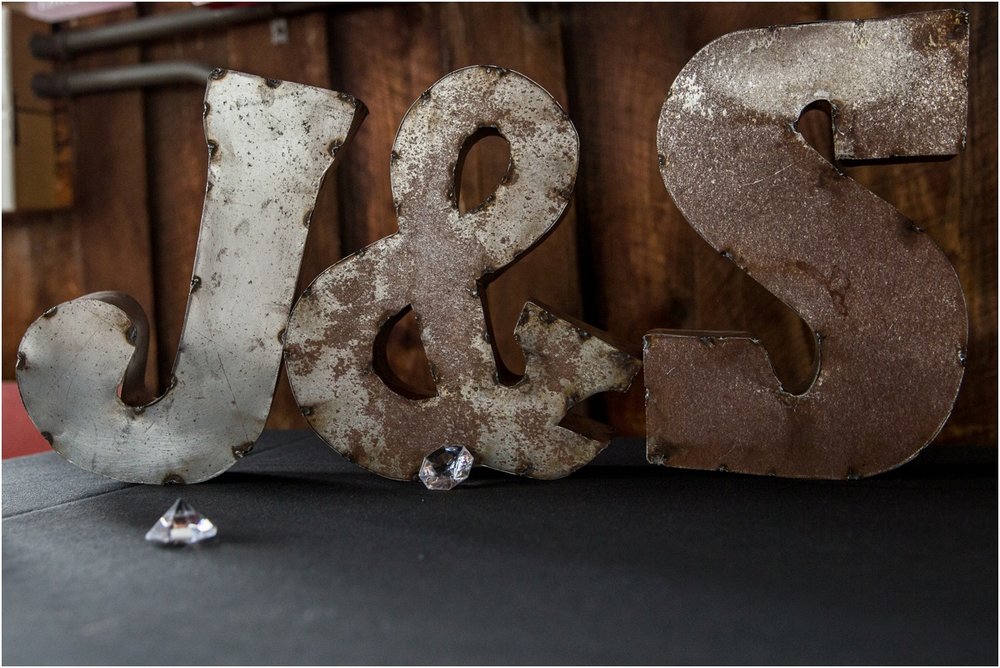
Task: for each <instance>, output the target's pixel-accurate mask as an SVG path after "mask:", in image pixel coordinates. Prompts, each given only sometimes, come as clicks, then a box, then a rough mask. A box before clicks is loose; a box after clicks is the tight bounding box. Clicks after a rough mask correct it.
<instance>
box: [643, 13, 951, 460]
mask: <svg viewBox="0 0 1000 668" xmlns="http://www.w3.org/2000/svg"><path fill="white" fill-rule="evenodd" d="M967 68H968V23H967V17H966V15H965V14H964V13H962V12H957V11H941V12H928V13H924V14H914V15H909V16H902V17H896V18H890V19H886V20H873V21H857V22H837V23H821V24H811V25H800V26H788V27H778V28H767V29H761V30H750V31H745V32H737V33H732V34H730V35H726V36H724V37H722V38H721V39H719V40H717V41H715V42H713V43H711V44H709V45H708V46H707V47H705V48H704V49H702V50H701V51H700V52H699V53H698V54H697V55H696V56H695V57H694V58H692V59H691V61H690V62H689V63H688V64H687V65H686V66H685V68H684V69H683V71H682V72H681V73H680V75H679V76H678V78H677V80H676V81H675V83H674V85H673V86H672V87H671V90H670V94H669V96H668V98H667V101H666V103H665V104H664V105H663V110H662V113H661V115H660V122H659V131H658V141H657V145H658V148H659V154H660V163H661V165H662V175H663V180H664V183H665V184H666V186H667V189H668V190H669V191H670V194H671V195H672V196H673V198H674V201H675V202H676V203H677V206H678V207H679V208H680V210H681V211H682V212H683V214H684V215H685V216H686V217H687V219H688V221H689V222H690V224H691V225H692V226H693V227H694V228H695V230H697V231H698V233H699V234H701V236H702V237H704V238H705V240H706V241H708V243H710V244H711V245H712V246H714V247H715V248H716V249H717V250H719V251H720V252H721V253H722V254H723V256H725V257H726V258H729V259H731V260H732V261H733V262H735V263H737V265H739V267H740V268H741V269H743V270H744V271H746V272H747V273H748V274H750V275H751V276H752V277H753V278H754V279H756V280H757V281H758V282H760V283H761V284H762V285H764V286H765V287H766V288H767V289H768V290H769V291H770V292H772V293H773V294H774V295H776V296H777V297H779V298H780V299H781V300H782V301H784V302H785V303H786V304H788V305H789V306H790V307H791V308H793V309H794V310H795V311H796V312H797V313H798V314H799V315H800V316H801V317H802V318H803V319H804V320H805V322H806V323H807V324H808V325H809V326H810V327H811V328H812V330H813V333H814V334H815V337H816V342H817V350H818V358H819V359H818V361H817V365H816V370H815V376H814V378H813V380H812V384H811V386H810V387H809V389H808V390H807V391H806V392H804V393H803V394H800V395H793V394H790V393H788V392H786V391H784V390H783V389H782V388H781V387H780V384H779V382H778V381H777V379H776V378H775V376H774V374H773V372H772V370H771V368H770V366H769V364H768V360H767V355H766V353H765V352H764V350H763V348H761V346H760V345H759V344H758V343H757V341H755V340H754V339H753V338H751V337H750V336H749V335H747V334H731V333H701V334H693V333H691V332H680V331H673V332H668V331H658V332H651V333H650V334H648V335H647V336H646V337H645V365H646V383H647V405H646V411H647V418H646V419H647V431H648V446H647V447H648V453H647V454H648V457H649V459H650V461H652V462H656V463H663V464H666V465H669V466H678V467H684V468H695V469H720V470H729V471H739V472H743V473H755V474H773V475H780V476H792V477H813V478H853V477H858V476H866V475H872V474H875V473H879V472H881V471H885V470H887V469H890V468H893V467H895V466H898V465H899V464H902V463H904V462H906V461H907V460H909V459H910V458H912V457H914V456H916V454H917V453H918V452H919V451H920V449H921V448H923V447H924V446H925V445H926V444H927V443H928V442H929V441H930V440H931V439H933V437H934V436H935V435H936V434H937V433H938V431H939V430H940V429H941V427H942V426H943V424H944V422H945V420H946V419H947V418H948V415H949V414H950V412H951V409H952V406H953V404H954V401H955V397H956V396H957V393H958V388H959V384H960V383H961V380H962V375H963V371H964V370H963V366H964V361H965V346H966V337H967V318H966V311H965V301H964V298H963V295H962V289H961V285H960V284H959V282H958V278H957V276H956V275H955V271H954V269H953V268H952V267H951V265H950V264H949V262H948V260H947V258H946V257H945V256H944V254H943V253H942V252H941V251H940V249H938V247H937V246H936V245H935V244H934V242H933V241H932V240H931V239H930V238H929V237H928V236H927V235H926V234H923V233H921V230H920V228H918V227H917V226H916V225H914V224H913V223H912V222H910V221H909V220H907V219H906V218H905V217H904V216H903V215H902V214H900V213H899V212H898V211H896V210H895V209H894V208H893V207H892V206H890V205H889V204H888V203H886V202H885V201H883V200H880V199H879V198H878V197H876V196H875V195H873V194H872V193H871V192H869V191H867V190H866V189H864V188H863V187H862V186H860V185H859V184H858V183H856V182H855V181H853V180H851V179H850V178H847V177H845V176H844V175H843V174H841V173H840V172H839V171H838V170H837V169H836V168H835V167H833V166H832V165H830V164H829V163H828V162H826V161H825V160H824V159H823V158H822V157H821V156H820V155H819V153H817V152H816V151H814V150H813V149H812V148H811V147H810V146H809V145H808V144H807V143H806V142H805V140H804V139H803V137H802V135H800V134H799V133H798V132H797V131H796V129H795V124H796V121H797V119H798V117H799V114H800V113H801V112H802V110H803V109H804V108H805V107H807V106H808V105H810V104H811V103H813V102H815V101H817V100H827V101H829V104H830V106H831V108H832V110H833V111H832V116H833V121H834V147H835V150H836V155H837V157H838V158H842V159H871V158H890V157H897V156H934V155H951V154H954V153H957V152H958V151H959V150H961V148H962V147H963V144H964V136H965V119H966V106H967V98H968V90H967V84H966V74H967Z"/></svg>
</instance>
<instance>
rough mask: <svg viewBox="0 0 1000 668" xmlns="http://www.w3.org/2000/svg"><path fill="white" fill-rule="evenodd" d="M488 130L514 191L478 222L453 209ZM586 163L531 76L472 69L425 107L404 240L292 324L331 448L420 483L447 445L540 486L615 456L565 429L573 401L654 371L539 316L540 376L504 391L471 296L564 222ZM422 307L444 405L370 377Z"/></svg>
mask: <svg viewBox="0 0 1000 668" xmlns="http://www.w3.org/2000/svg"><path fill="white" fill-rule="evenodd" d="M482 128H493V129H495V130H496V131H497V132H499V133H500V134H501V135H502V136H503V137H504V138H506V140H507V141H508V142H509V144H510V155H511V164H510V167H509V174H510V178H507V179H506V180H505V181H504V182H501V184H500V185H499V186H498V187H497V190H496V193H495V196H494V197H493V198H492V199H489V200H488V201H487V202H485V203H484V204H483V205H482V206H480V207H478V208H476V209H473V210H470V211H468V212H466V213H464V214H463V213H461V212H460V211H459V210H458V209H457V208H456V207H453V206H452V202H451V201H449V198H448V192H449V188H451V187H453V186H454V185H455V175H454V173H453V169H454V165H455V163H456V157H457V156H458V155H459V153H460V151H461V149H462V147H463V146H464V145H465V143H466V141H467V139H468V138H469V137H472V136H473V135H474V134H475V133H476V132H477V131H479V130H481V129H482ZM578 156H579V140H578V138H577V134H576V130H575V129H574V127H573V124H572V123H571V122H570V121H569V120H568V119H567V118H566V116H565V114H563V112H562V109H560V107H559V105H558V104H557V103H556V102H555V100H553V99H552V97H551V96H550V95H549V94H548V93H547V92H545V90H543V89H542V88H541V87H539V86H538V85H537V84H535V83H534V82H532V81H531V80H529V79H527V78H525V77H524V76H522V75H520V74H517V73H515V72H509V71H507V70H498V69H496V68H492V69H491V68H486V67H470V68H466V69H463V70H459V71H457V72H453V73H451V74H449V75H448V76H446V77H445V78H443V79H442V80H441V81H439V82H437V83H436V84H435V85H434V86H433V87H432V88H431V89H430V90H429V91H427V92H426V93H424V94H423V95H421V96H420V99H419V100H418V101H417V102H415V103H414V104H413V106H411V107H410V110H409V111H408V112H407V114H406V116H405V117H404V119H403V121H402V124H401V125H400V128H399V132H398V133H397V135H396V140H395V143H394V145H393V153H392V159H391V160H390V173H391V176H392V192H393V198H394V201H395V202H397V204H398V205H399V209H398V210H399V215H398V218H399V233H398V234H394V235H392V236H390V237H386V238H384V239H381V240H379V241H377V242H376V243H374V244H372V245H371V246H369V247H368V248H366V249H365V252H364V253H356V254H355V255H353V256H351V257H348V258H346V259H345V260H343V261H341V262H339V263H338V264H336V265H334V266H332V267H330V268H329V269H327V270H326V271H325V272H324V273H323V274H321V275H320V276H319V278H317V279H316V281H315V282H314V283H313V284H312V286H311V291H310V292H309V293H307V294H306V295H303V297H302V298H300V299H299V301H298V302H297V303H296V305H295V307H294V309H293V310H292V316H291V318H290V320H289V326H288V333H287V335H286V341H287V343H286V347H285V355H286V357H285V359H286V364H287V370H288V377H289V380H290V381H291V385H292V389H293V391H294V392H295V397H296V400H297V401H298V402H299V404H300V405H302V406H309V407H310V408H311V412H310V413H309V414H308V415H307V417H308V420H309V422H310V424H311V425H312V426H313V428H314V429H315V430H316V431H317V432H318V433H319V434H320V435H321V436H322V437H323V438H324V439H325V440H326V442H327V443H328V444H330V446H331V447H333V448H334V449H335V450H337V451H338V452H340V453H341V454H343V455H344V456H346V457H347V458H349V459H351V460H352V461H354V462H356V463H358V464H360V465H361V466H364V467H366V468H368V469H370V470H372V471H374V472H376V473H379V474H381V475H383V476H386V477H390V478H396V479H402V480H409V479H412V478H414V477H415V476H416V475H417V473H418V471H419V469H420V465H421V462H422V461H423V458H424V456H425V455H426V454H427V453H428V452H431V451H433V450H436V449H437V448H439V447H441V446H442V445H443V444H447V443H459V444H463V445H465V446H466V447H467V448H468V449H469V450H470V451H472V453H473V455H474V456H475V460H476V463H477V464H480V465H485V466H488V467H491V468H495V469H500V470H503V471H509V472H512V473H522V474H525V475H530V476H532V477H536V478H557V477H560V476H564V475H567V474H568V473H570V472H571V471H573V470H574V469H576V468H578V467H580V466H582V465H583V464H585V463H587V462H588V461H590V460H591V459H592V458H593V457H594V456H595V455H596V454H597V453H598V452H600V450H601V449H603V448H604V447H605V446H606V445H607V440H608V439H607V437H606V435H603V434H602V436H601V437H597V436H596V433H597V431H596V430H593V431H590V430H589V429H588V428H589V427H591V426H592V425H589V424H588V425H586V426H581V427H577V426H576V425H574V427H575V428H578V429H580V431H586V432H587V433H589V434H590V435H591V436H594V437H593V438H591V437H588V436H585V435H582V434H581V433H577V431H571V430H570V429H567V428H564V427H562V426H559V423H560V421H561V420H562V419H563V417H564V415H565V413H566V411H567V409H568V407H569V406H570V405H571V401H570V397H574V398H576V399H580V398H585V397H587V396H590V395H592V394H595V393H598V392H603V391H608V390H624V389H625V388H627V386H628V384H629V382H630V381H631V379H632V377H633V375H634V374H635V373H636V372H637V371H638V368H639V360H638V359H635V358H632V357H629V356H628V355H625V354H622V353H621V352H620V351H619V350H617V349H616V348H615V347H613V346H611V345H610V344H608V343H606V342H605V341H604V340H602V339H601V338H600V337H599V336H598V335H596V334H597V333H596V332H591V333H592V334H595V335H594V336H590V337H584V338H581V337H580V336H579V335H578V334H577V328H576V327H575V326H574V325H573V324H570V323H569V322H567V321H565V320H561V319H557V318H555V317H554V316H551V314H549V313H548V312H547V311H545V310H544V309H542V308H541V307H539V306H536V305H535V304H532V303H528V304H527V305H526V306H525V308H524V311H523V315H522V318H521V322H520V324H519V325H518V327H517V330H516V335H517V336H518V337H519V340H520V343H521V345H522V346H523V348H524V354H525V360H526V374H525V376H524V378H522V379H521V381H520V382H519V383H517V384H516V385H514V386H507V385H503V384H501V383H499V382H498V381H497V380H496V371H497V366H496V363H495V361H494V354H493V350H492V348H491V344H490V343H489V342H488V341H487V338H488V337H484V335H483V332H484V331H486V329H487V325H486V321H485V315H484V310H483V301H482V297H481V296H480V295H479V292H480V291H478V290H470V287H469V286H470V285H473V284H474V283H475V282H476V281H477V280H479V279H480V278H482V277H483V276H484V275H486V274H488V273H490V272H493V271H496V270H497V269H499V268H501V267H503V266H505V265H507V264H509V263H511V262H513V261H514V259H515V258H516V257H517V256H518V255H520V254H522V253H524V252H525V251H527V250H528V248H529V247H530V246H531V245H532V244H534V243H535V242H536V241H538V240H539V239H540V238H541V237H542V236H544V235H545V233H546V232H547V231H548V230H549V229H551V228H552V227H553V226H554V225H555V224H556V222H557V221H558V219H559V217H560V215H561V213H562V211H563V210H564V209H565V207H566V205H567V202H568V197H569V194H570V192H571V190H572V186H573V182H574V178H575V176H576V168H577V161H578ZM408 308H412V309H413V311H414V312H415V313H416V314H417V315H419V320H418V327H419V329H420V333H421V337H422V340H423V344H424V348H425V350H426V352H427V357H428V360H429V362H430V365H431V368H432V369H433V377H435V378H436V379H437V391H436V394H435V395H434V396H431V397H424V398H415V397H414V395H413V394H412V393H410V392H408V391H407V390H406V388H403V387H401V386H397V387H392V388H390V387H389V385H388V384H387V382H386V381H385V380H384V376H385V375H386V374H385V373H370V371H369V370H370V369H372V368H373V365H374V368H375V370H376V371H379V369H380V368H381V366H382V365H381V363H380V361H379V359H378V350H377V347H378V339H379V338H380V337H379V333H380V330H381V329H382V328H383V327H384V326H386V323H387V322H389V323H392V322H395V321H396V320H397V319H398V317H399V316H398V315H394V314H403V313H405V312H406V310H407V309H408ZM387 316H388V317H387ZM388 326H391V324H390V325H388ZM373 359H374V362H373Z"/></svg>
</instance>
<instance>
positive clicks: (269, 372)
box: [17, 70, 365, 483]
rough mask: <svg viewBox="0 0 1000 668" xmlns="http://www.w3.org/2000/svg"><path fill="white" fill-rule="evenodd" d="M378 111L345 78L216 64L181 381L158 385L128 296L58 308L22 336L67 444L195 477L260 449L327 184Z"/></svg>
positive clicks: (27, 366)
mask: <svg viewBox="0 0 1000 668" xmlns="http://www.w3.org/2000/svg"><path fill="white" fill-rule="evenodd" d="M364 113H365V110H364V106H363V105H361V104H360V103H359V102H358V101H356V100H355V99H354V98H352V97H350V96H347V95H344V94H340V93H335V92H333V91H328V90H322V89H318V88H312V87H309V86H302V85H298V84H293V83H285V82H280V81H275V80H270V79H268V80H265V79H261V78H259V77H254V76H250V75H246V74H240V73H238V72H225V71H222V70H217V71H216V72H215V73H213V76H212V80H211V81H210V82H209V85H208V90H207V93H206V96H205V134H206V137H207V138H208V146H209V153H210V159H209V168H208V186H207V190H206V193H205V205H204V210H203V213H202V221H201V233H200V236H199V238H198V250H197V254H196V256H195V263H194V277H193V278H192V280H191V292H190V296H189V299H188V305H187V316H186V318H185V321H184V330H183V333H182V334H181V340H180V347H179V348H178V351H177V357H176V359H175V362H174V369H173V376H172V378H171V383H170V387H169V389H167V391H166V392H165V393H164V394H163V395H161V396H159V397H156V398H151V396H150V394H149V393H148V392H147V391H146V390H145V388H144V387H143V376H144V370H145V364H146V346H147V341H148V338H147V337H148V325H147V321H146V316H145V314H144V313H143V311H142V308H141V307H140V306H139V305H138V303H136V302H135V301H134V300H133V299H132V298H130V297H129V296H128V295H125V294H122V293H111V292H101V293H94V294H90V295H85V296H83V297H80V298H78V299H74V300H72V301H69V302H66V303H64V304H60V305H59V306H57V307H55V308H52V309H50V310H49V311H47V312H46V313H45V314H44V315H43V316H42V317H41V318H39V319H38V320H36V321H35V322H34V323H33V324H32V325H31V327H30V328H29V329H28V331H27V333H26V334H25V335H24V338H23V339H22V341H21V345H20V348H19V349H18V357H17V380H18V384H19V385H20V390H21V396H22V397H23V399H24V404H25V407H26V408H27V410H28V413H29V415H30V416H31V419H32V421H33V422H34V423H35V425H36V426H37V427H38V428H39V430H41V431H42V433H43V435H45V436H46V438H48V439H49V441H50V442H51V443H52V447H53V448H55V450H56V451H57V452H59V453H60V454H61V455H62V456H63V457H65V458H66V459H68V460H69V461H70V462H72V463H74V464H76V465H77V466H80V467H81V468H84V469H87V470H89V471H93V472H94V473H99V474H101V475H105V476H108V477H110V478H115V479H117V480H122V481H125V482H137V483H181V482H187V483H193V482H198V481H201V480H205V479H206V478H210V477H212V476H215V475H217V474H219V473H221V472H223V471H225V470H226V469H228V468H229V467H230V466H231V465H232V464H233V463H234V462H235V461H236V460H237V459H239V458H240V457H242V456H243V454H245V453H246V452H247V451H248V450H249V449H250V448H251V447H252V446H253V443H254V441H255V440H256V439H257V437H258V436H259V435H260V433H261V431H262V430H263V428H264V420H265V418H266V417H267V413H268V410H269V409H270V406H271V398H272V395H273V393H274V386H275V383H276V381H277V376H278V368H279V365H280V364H281V351H282V341H281V337H282V332H283V330H284V329H285V327H286V323H287V318H288V312H289V309H290V307H291V304H292V299H293V297H294V290H295V281H296V277H297V275H298V271H299V266H300V262H301V259H302V252H303V248H304V245H305V241H306V235H307V231H308V226H309V219H310V216H311V213H312V209H313V206H314V205H315V201H316V196H317V194H318V192H319V187H320V184H321V183H322V180H323V176H324V174H325V173H326V171H327V170H328V168H329V167H330V166H331V165H332V164H333V162H334V159H335V156H336V154H337V152H338V150H339V149H340V148H341V147H343V146H344V145H345V144H346V142H347V141H348V139H349V137H350V134H351V132H352V130H353V129H354V128H355V127H356V125H357V124H358V123H360V121H361V119H362V118H363V117H364ZM119 388H120V394H119Z"/></svg>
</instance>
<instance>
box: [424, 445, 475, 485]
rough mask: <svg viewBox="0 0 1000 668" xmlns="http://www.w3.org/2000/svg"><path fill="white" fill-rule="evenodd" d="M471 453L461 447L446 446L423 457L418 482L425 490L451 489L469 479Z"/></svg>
mask: <svg viewBox="0 0 1000 668" xmlns="http://www.w3.org/2000/svg"><path fill="white" fill-rule="evenodd" d="M471 470H472V453H471V452H469V451H468V450H467V449H466V448H465V446H462V445H446V446H444V447H443V448H438V449H437V450H435V451H434V452H432V453H431V454H429V455H427V456H426V457H424V463H423V464H421V465H420V480H421V481H423V483H424V486H425V487H427V489H440V490H446V489H451V488H452V487H454V486H455V485H458V484H459V483H461V482H462V481H464V480H465V479H466V478H468V477H469V471H471Z"/></svg>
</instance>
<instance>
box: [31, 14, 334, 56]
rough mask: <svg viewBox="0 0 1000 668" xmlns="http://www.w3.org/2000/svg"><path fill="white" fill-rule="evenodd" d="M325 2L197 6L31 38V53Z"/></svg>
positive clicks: (129, 40) (103, 44) (139, 38)
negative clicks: (190, 8) (203, 7)
mask: <svg viewBox="0 0 1000 668" xmlns="http://www.w3.org/2000/svg"><path fill="white" fill-rule="evenodd" d="M325 4H326V3H311V2H291V3H267V4H260V5H253V6H249V7H233V8H226V9H195V10H193V11H190V12H179V13H176V14H164V15H161V16H147V17H144V18H140V19H136V20H134V21H128V22H126V23H115V24H111V25H106V26H100V27H97V28H88V29H84V30H66V31H62V32H57V33H52V34H49V35H34V36H32V38H31V53H32V54H33V55H34V56H35V57H36V58H48V59H60V58H68V57H69V56H71V55H73V54H75V53H82V52H84V51H94V50H97V49H109V48H113V47H117V46H122V45H125V44H135V43H137V42H144V41H148V40H152V39H157V38H160V37H167V36H169V35H176V34H179V33H184V32H194V31H198V30H206V29H209V28H223V27H226V26H230V25H235V24H237V23H246V22H249V21H256V20H262V19H270V18H276V17H279V16H288V15H290V14H297V13H301V12H305V11H312V10H316V9H320V8H322V7H324V6H325Z"/></svg>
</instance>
